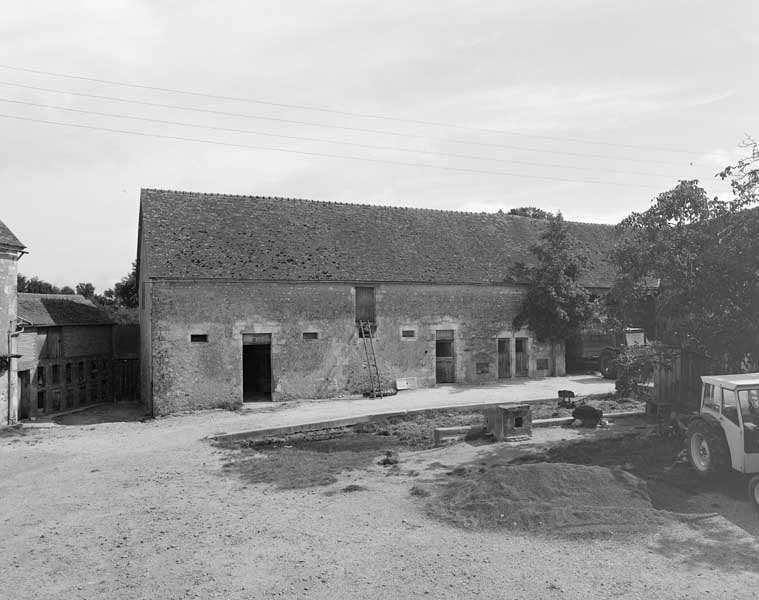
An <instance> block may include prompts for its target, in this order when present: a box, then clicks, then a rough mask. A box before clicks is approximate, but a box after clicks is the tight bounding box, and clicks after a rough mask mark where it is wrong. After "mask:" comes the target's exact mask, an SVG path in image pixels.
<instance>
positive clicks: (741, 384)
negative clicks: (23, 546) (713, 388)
mask: <svg viewBox="0 0 759 600" xmlns="http://www.w3.org/2000/svg"><path fill="white" fill-rule="evenodd" d="M701 381H703V382H704V383H711V384H714V385H718V386H720V387H723V388H727V389H728V390H734V389H736V388H755V387H759V373H739V374H736V375H702V376H701Z"/></svg>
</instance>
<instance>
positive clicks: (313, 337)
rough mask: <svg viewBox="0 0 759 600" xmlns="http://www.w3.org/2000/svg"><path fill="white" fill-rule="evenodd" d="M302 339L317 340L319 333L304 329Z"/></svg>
mask: <svg viewBox="0 0 759 600" xmlns="http://www.w3.org/2000/svg"><path fill="white" fill-rule="evenodd" d="M303 339H304V340H305V341H308V340H318V339H319V333H318V332H316V331H304V332H303Z"/></svg>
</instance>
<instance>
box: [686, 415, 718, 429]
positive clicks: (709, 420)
mask: <svg viewBox="0 0 759 600" xmlns="http://www.w3.org/2000/svg"><path fill="white" fill-rule="evenodd" d="M697 419H699V420H701V421H704V422H705V423H706V424H707V425H709V426H710V427H715V428H717V429H719V430H720V431H722V425H720V424H719V421H718V420H717V418H716V417H715V416H713V415H708V414H706V413H698V414H696V415H693V416H692V417H691V418H690V419H688V425H690V424H691V423H692V422H693V421H695V420H697Z"/></svg>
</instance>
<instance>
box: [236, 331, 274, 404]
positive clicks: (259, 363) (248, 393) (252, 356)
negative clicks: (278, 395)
mask: <svg viewBox="0 0 759 600" xmlns="http://www.w3.org/2000/svg"><path fill="white" fill-rule="evenodd" d="M242 398H243V402H266V401H269V400H271V335H270V334H245V335H243V346H242Z"/></svg>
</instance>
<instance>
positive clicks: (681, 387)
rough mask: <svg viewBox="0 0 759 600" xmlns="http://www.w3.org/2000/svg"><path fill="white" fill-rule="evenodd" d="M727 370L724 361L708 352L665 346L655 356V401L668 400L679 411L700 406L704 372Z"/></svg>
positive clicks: (712, 372) (691, 409)
mask: <svg viewBox="0 0 759 600" xmlns="http://www.w3.org/2000/svg"><path fill="white" fill-rule="evenodd" d="M723 373H725V365H724V364H719V362H718V361H715V360H713V359H710V358H709V357H707V356H704V355H700V354H696V353H693V352H689V351H686V350H681V349H679V348H662V349H661V350H660V351H659V352H658V353H657V355H656V358H655V360H654V376H653V381H654V399H653V402H654V403H655V404H668V405H670V406H672V408H673V409H674V410H676V411H678V412H691V411H696V410H698V408H699V402H700V399H701V376H702V375H719V374H723Z"/></svg>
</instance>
